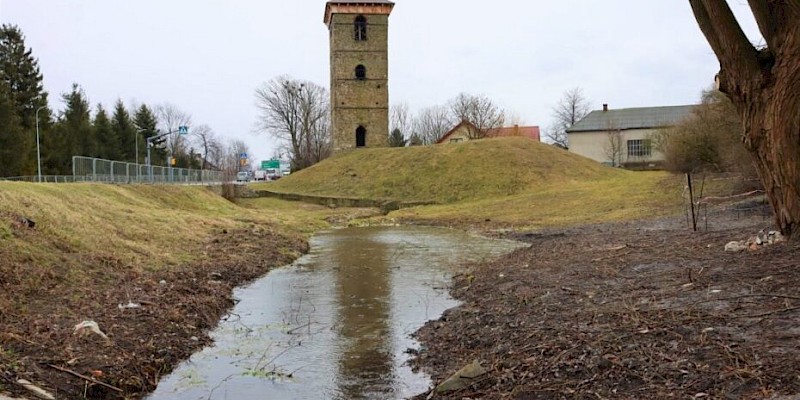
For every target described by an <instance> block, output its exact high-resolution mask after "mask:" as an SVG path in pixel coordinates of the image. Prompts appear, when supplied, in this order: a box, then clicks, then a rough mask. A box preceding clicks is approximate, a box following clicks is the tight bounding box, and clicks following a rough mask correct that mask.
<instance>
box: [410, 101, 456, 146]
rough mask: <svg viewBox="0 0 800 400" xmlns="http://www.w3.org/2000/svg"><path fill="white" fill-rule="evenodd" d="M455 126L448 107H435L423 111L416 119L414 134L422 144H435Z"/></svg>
mask: <svg viewBox="0 0 800 400" xmlns="http://www.w3.org/2000/svg"><path fill="white" fill-rule="evenodd" d="M453 125H455V124H454V123H453V120H452V119H451V118H450V112H449V110H448V109H447V107H444V106H433V107H428V108H425V109H422V110H421V111H420V112H419V113H418V114H417V117H416V118H414V122H413V127H414V128H413V132H414V135H413V136H415V137H416V138H418V139H419V140H420V141H421V142H422V144H426V145H427V144H434V143H436V142H437V141H438V140H439V139H441V137H442V136H444V134H445V133H447V131H449V130H450V128H452V127H453Z"/></svg>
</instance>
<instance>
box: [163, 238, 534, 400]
mask: <svg viewBox="0 0 800 400" xmlns="http://www.w3.org/2000/svg"><path fill="white" fill-rule="evenodd" d="M519 246H520V244H519V243H517V242H510V241H502V240H493V239H487V238H483V237H477V236H473V235H469V234H467V233H464V232H460V231H454V230H449V229H441V228H430V227H373V228H348V229H341V230H333V231H329V232H325V233H322V234H320V235H318V236H315V237H314V238H312V240H311V251H310V253H309V254H308V255H306V256H304V257H302V258H300V259H299V260H298V261H297V262H295V263H294V264H292V265H291V266H288V267H285V268H282V269H278V270H275V271H273V272H271V273H269V274H268V275H267V276H266V277H264V278H262V279H260V280H258V281H256V282H255V283H253V284H252V285H250V286H247V287H245V288H242V289H238V290H237V291H236V293H235V296H236V298H237V299H239V300H240V301H239V303H238V304H237V305H236V307H235V308H234V310H233V311H232V313H231V314H230V315H229V316H228V317H226V318H225V319H224V320H223V321H221V322H220V325H219V327H218V328H217V329H216V330H215V331H214V332H213V333H212V334H211V336H212V338H213V339H214V341H215V343H214V345H212V346H211V347H207V348H205V349H203V350H202V351H200V352H198V353H196V354H195V355H193V356H192V357H191V359H190V360H189V361H187V362H185V363H183V364H182V365H181V366H180V367H178V368H177V369H176V370H175V372H173V373H172V374H171V375H169V376H168V377H166V378H165V379H163V380H162V381H161V383H160V384H159V386H158V388H157V389H156V391H155V392H154V393H153V394H152V395H151V396H150V397H149V399H150V400H161V399H298V398H302V399H356V398H367V399H390V398H406V397H410V396H413V395H415V394H418V393H422V392H424V391H425V390H427V389H428V387H429V385H430V377H429V376H427V375H425V374H421V373H414V372H412V371H411V368H409V367H408V366H407V365H406V362H407V360H408V358H409V356H408V355H407V354H406V350H407V349H409V348H415V347H417V346H418V345H417V344H416V343H415V342H414V341H413V340H412V339H411V338H410V336H409V335H410V334H411V333H413V332H414V331H416V330H417V329H419V328H420V327H421V326H422V325H423V324H424V323H425V322H426V321H428V320H431V319H436V318H438V317H439V316H440V315H441V313H442V312H443V311H444V310H446V309H448V308H451V307H454V306H456V305H457V304H458V303H457V302H456V301H455V300H453V299H452V298H450V296H449V294H448V291H447V287H448V285H449V283H450V279H451V277H452V272H451V269H450V268H449V267H451V266H455V265H458V264H460V263H464V262H467V261H477V260H480V259H484V258H492V257H496V256H499V255H502V254H505V253H508V252H510V251H512V250H514V249H515V248H517V247H519Z"/></svg>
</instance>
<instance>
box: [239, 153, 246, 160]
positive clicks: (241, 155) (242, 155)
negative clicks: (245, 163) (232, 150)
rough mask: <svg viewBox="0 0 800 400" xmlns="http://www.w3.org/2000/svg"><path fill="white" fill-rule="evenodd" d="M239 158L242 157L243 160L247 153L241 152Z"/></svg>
mask: <svg viewBox="0 0 800 400" xmlns="http://www.w3.org/2000/svg"><path fill="white" fill-rule="evenodd" d="M239 158H241V159H242V160H244V159H247V153H242V154H239Z"/></svg>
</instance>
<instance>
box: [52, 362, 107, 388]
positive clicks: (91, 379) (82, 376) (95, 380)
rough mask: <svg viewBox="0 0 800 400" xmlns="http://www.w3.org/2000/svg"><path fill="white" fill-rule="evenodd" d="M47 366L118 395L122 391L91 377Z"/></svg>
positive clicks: (54, 366) (55, 366)
mask: <svg viewBox="0 0 800 400" xmlns="http://www.w3.org/2000/svg"><path fill="white" fill-rule="evenodd" d="M47 366H48V367H50V368H54V369H57V370H59V371H62V372H66V373H68V374H70V375H73V376H77V377H78V378H81V379H84V380H87V381H89V382H91V383H96V384H98V385H100V386H103V387H106V388H109V389H111V390H114V391H116V392H120V393H122V389H120V388H118V387H116V386H111V385H109V384H107V383H105V382H100V381H98V380H97V379H95V378H92V377H91V376H86V375H81V374H79V373H77V372H75V371H71V370H68V369H66V368H62V367H59V366H57V365H53V364H47Z"/></svg>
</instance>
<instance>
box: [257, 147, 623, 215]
mask: <svg viewBox="0 0 800 400" xmlns="http://www.w3.org/2000/svg"><path fill="white" fill-rule="evenodd" d="M625 174H626V172H625V171H620V170H616V169H613V168H607V167H604V166H602V165H600V164H598V163H596V162H594V161H592V160H589V159H586V158H583V157H580V156H577V155H574V154H571V153H568V152H566V151H563V150H560V149H557V148H554V147H553V146H548V145H544V144H541V143H537V142H534V141H532V140H530V139H525V138H502V139H493V140H482V141H472V142H466V143H458V144H448V145H437V146H425V147H407V148H382V149H363V150H358V151H351V152H347V153H343V154H340V155H337V156H335V157H333V158H331V159H329V160H325V161H324V162H322V163H320V164H317V165H315V166H313V167H311V168H308V169H306V170H303V171H299V172H297V173H294V174H292V175H290V176H288V177H286V178H283V179H281V180H279V181H277V182H273V183H269V184H266V187H268V188H269V189H270V190H273V191H278V192H289V193H301V194H310V195H322V196H340V197H356V198H364V199H387V200H395V201H430V202H435V203H440V204H446V203H453V202H458V201H464V200H476V199H485V198H497V197H502V196H509V195H514V194H519V193H522V192H524V191H526V190H527V189H528V188H532V187H537V186H540V185H544V184H549V183H551V182H553V181H563V182H571V181H586V180H599V179H608V178H613V177H618V176H621V175H625ZM254 186H255V187H256V188H258V187H259V186H261V187H264V186H262V185H254Z"/></svg>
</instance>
